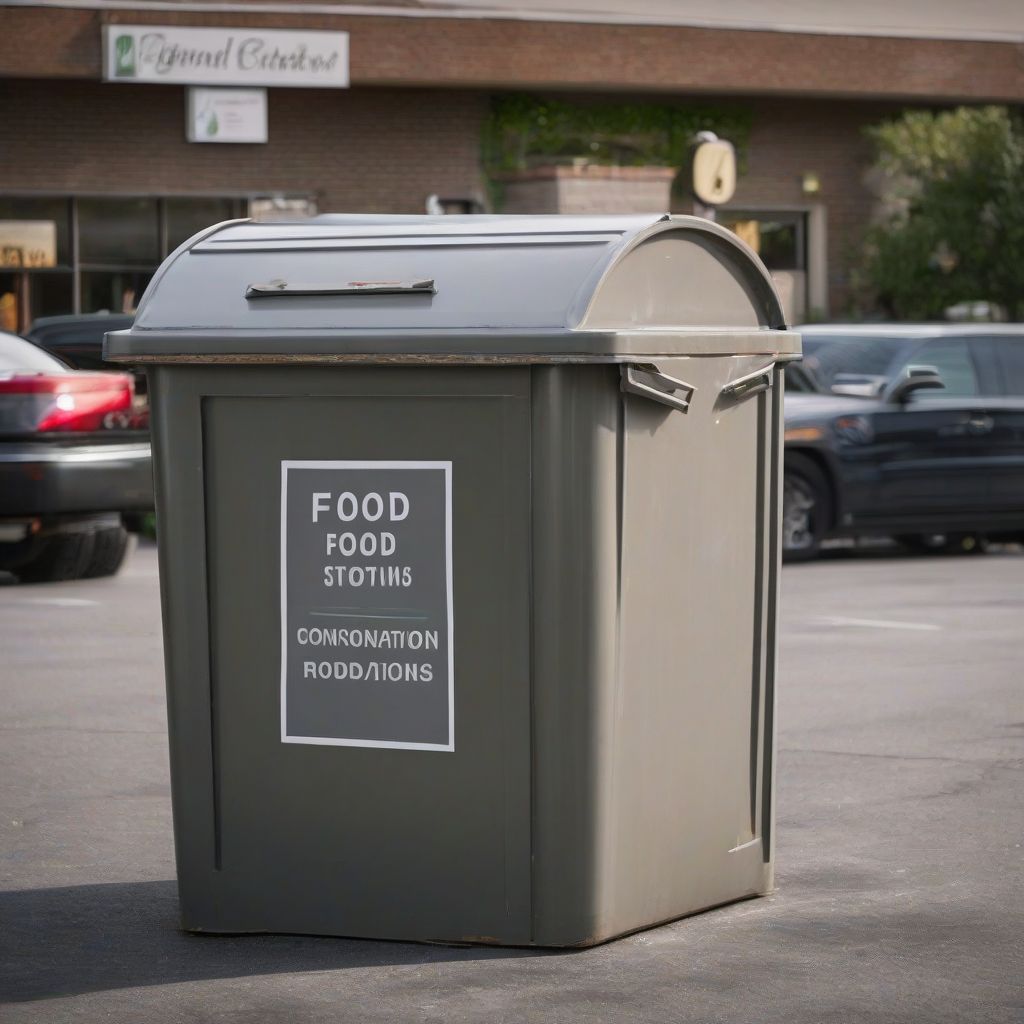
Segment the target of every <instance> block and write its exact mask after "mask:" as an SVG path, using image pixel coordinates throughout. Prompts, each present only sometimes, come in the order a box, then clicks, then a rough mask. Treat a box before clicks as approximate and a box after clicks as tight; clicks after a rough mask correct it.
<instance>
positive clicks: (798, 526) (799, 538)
mask: <svg viewBox="0 0 1024 1024" xmlns="http://www.w3.org/2000/svg"><path fill="white" fill-rule="evenodd" d="M831 521H832V497H831V492H830V491H829V486H828V481H827V480H826V479H825V474H824V473H822V471H821V470H820V469H819V468H818V466H817V464H816V463H815V462H814V461H813V460H812V459H809V458H807V456H806V455H800V454H799V453H798V452H786V453H785V456H784V459H783V469H782V524H781V531H782V560H783V561H784V562H806V561H809V560H810V559H812V558H816V557H817V555H818V552H819V551H820V550H821V542H822V540H823V539H824V537H825V533H826V531H827V530H828V528H829V524H830V523H831Z"/></svg>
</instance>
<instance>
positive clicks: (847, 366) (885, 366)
mask: <svg viewBox="0 0 1024 1024" xmlns="http://www.w3.org/2000/svg"><path fill="white" fill-rule="evenodd" d="M914 344H915V342H914V339H912V338H891V337H885V336H884V335H883V336H876V335H847V336H845V337H844V336H842V335H835V336H829V337H817V338H816V337H814V336H813V335H811V336H808V335H806V334H805V335H804V338H803V347H804V358H803V366H805V367H806V368H807V369H808V370H809V371H810V372H811V374H812V375H813V377H814V379H815V381H816V382H817V383H818V385H819V386H820V388H821V390H822V391H830V390H831V389H832V385H833V384H834V383H835V379H836V375H837V374H854V375H857V376H862V375H863V376H869V377H891V376H892V374H893V372H894V371H895V369H896V368H897V367H899V365H900V364H901V362H902V360H903V359H904V358H905V357H906V356H907V354H908V353H909V352H910V350H911V349H912V348H913V347H914Z"/></svg>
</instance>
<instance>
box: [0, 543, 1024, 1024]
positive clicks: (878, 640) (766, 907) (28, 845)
mask: <svg viewBox="0 0 1024 1024" xmlns="http://www.w3.org/2000/svg"><path fill="white" fill-rule="evenodd" d="M782 583H783V622H782V630H783V637H782V657H781V668H780V680H781V682H780V687H781V688H780V694H779V759H778V767H779V779H778V826H777V884H778V891H777V892H776V893H775V894H774V895H772V896H770V897H766V898H762V899H757V900H751V901H748V902H744V903H738V904H734V905H732V906H730V907H725V908H721V909H718V910H714V911H710V912H708V913H705V914H701V915H698V916H695V917H691V918H688V919H685V920H681V921H678V922H675V923H673V924H670V925H667V926H664V927H660V928H655V929H653V930H650V931H647V932H643V933H640V934H637V935H633V936H630V937H628V938H625V939H621V940H618V941H616V942H612V943H609V944H607V945H604V946H601V947H598V948H596V949H591V950H586V951H579V952H545V951H535V950H502V949H488V948H450V947H444V946H426V945H414V944H406V943H393V942H392V943H389V942H366V941H354V940H348V939H325V938H303V937H295V936H250V937H238V938H232V937H194V936H189V935H185V934H183V933H181V932H180V931H178V929H177V920H176V911H177V906H176V904H177V898H176V893H175V883H174V851H173V838H172V831H171V817H170V800H169V779H168V768H167V740H166V734H165V710H164V692H163V664H162V655H161V637H160V618H159V594H158V579H157V568H156V554H155V550H154V548H153V547H152V546H150V545H145V546H143V547H141V548H140V549H139V550H137V551H136V552H135V554H134V556H133V558H132V560H131V562H130V563H129V565H128V566H127V568H126V569H125V570H124V571H123V572H122V574H121V575H120V576H118V577H116V578H115V579H111V580H103V581H90V582H80V583H68V584H58V585H38V586H20V585H16V584H9V585H6V586H0V700H2V706H3V709H4V710H3V715H2V718H0V1002H2V1005H0V1020H2V1021H4V1022H6V1024H15V1022H29V1021H32V1022H46V1024H53V1022H59V1021H83V1022H94V1021H106V1022H121V1021H124V1022H131V1024H142V1022H150V1021H153V1022H161V1024H177V1022H182V1024H184V1022H189V1024H192V1022H206V1021H211V1022H212V1021H217V1022H232V1024H234V1022H238V1024H241V1022H246V1024H249V1022H264V1021H266V1022H276V1021H287V1022H291V1021H296V1022H298V1021H304V1022H305V1021H311V1022H314V1021H315V1022H320V1021H323V1022H327V1021H330V1022H344V1024H347V1022H353V1024H355V1022H359V1024H369V1022H377V1021H381V1022H384V1021H387V1022H407V1021H408V1022H412V1021H416V1022H435V1021H437V1022H441V1021H443V1022H477V1021H479V1022H485V1021H486V1022H488V1024H505V1022H508V1024H513V1022H516V1024H518V1022H534V1021H536V1022H560V1024H561V1022H564V1024H590V1022H593V1024H610V1022H623V1024H625V1022H630V1024H637V1022H645V1024H646V1022H652V1024H653V1022H659V1024H662V1022H664V1024H676V1022H691V1021H692V1022H717V1021H723V1022H724V1021H728V1022H758V1024H768V1022H775V1021H780V1022H781V1021H785V1022H787V1024H798V1022H804V1021H806V1022H809V1024H810V1022H813V1024H824V1022H832V1021H835V1022H840V1021H841V1022H860V1021H871V1022H922V1024H925V1022H927V1024H939V1022H947V1021H948V1022H954V1021H955V1022H975V1021H977V1022H986V1024H990V1022H991V1024H995V1022H1016V1024H1019V1022H1021V1021H1024V631H1022V622H1024V554H1021V553H1020V551H1019V550H1018V551H1012V550H1011V551H1006V552H1003V553H990V554H987V555H976V556H964V557H917V558H902V557H887V556H884V555H881V556H869V557H864V556H861V555H855V556H853V557H844V556H842V555H839V556H836V557H831V558H828V559H825V560H822V561H819V562H816V563H813V564H809V565H803V566H791V567H787V568H786V569H785V570H784V572H783V580H782Z"/></svg>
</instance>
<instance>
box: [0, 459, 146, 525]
mask: <svg viewBox="0 0 1024 1024" xmlns="http://www.w3.org/2000/svg"><path fill="white" fill-rule="evenodd" d="M152 508H153V466H152V455H151V452H150V446H149V442H148V441H145V442H132V443H125V444H102V445H101V444H92V445H81V444H79V445H69V444H61V443H58V444H52V443H51V444H42V443H39V442H23V443H16V444H15V443H3V444H0V518H17V517H25V516H40V517H48V516H69V515H78V514H92V513H97V512H146V511H149V510H151V509H152Z"/></svg>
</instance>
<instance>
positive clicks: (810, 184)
mask: <svg viewBox="0 0 1024 1024" xmlns="http://www.w3.org/2000/svg"><path fill="white" fill-rule="evenodd" d="M800 188H801V189H802V190H803V193H804V195H805V196H816V195H817V194H818V193H819V192H820V191H821V179H820V178H819V177H818V172H817V171H804V173H803V174H802V175H801V176H800Z"/></svg>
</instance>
